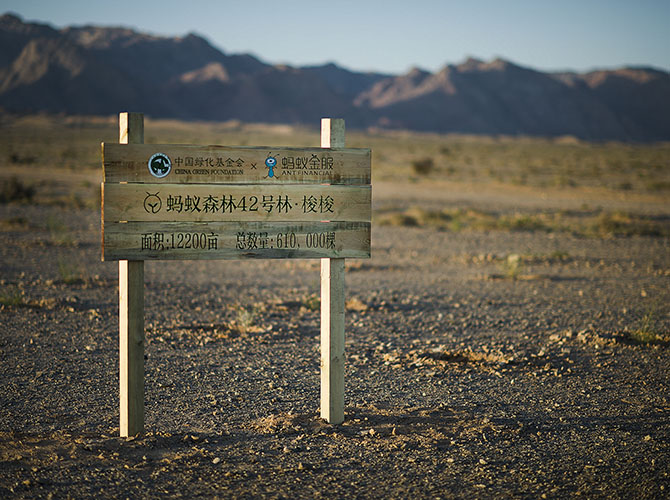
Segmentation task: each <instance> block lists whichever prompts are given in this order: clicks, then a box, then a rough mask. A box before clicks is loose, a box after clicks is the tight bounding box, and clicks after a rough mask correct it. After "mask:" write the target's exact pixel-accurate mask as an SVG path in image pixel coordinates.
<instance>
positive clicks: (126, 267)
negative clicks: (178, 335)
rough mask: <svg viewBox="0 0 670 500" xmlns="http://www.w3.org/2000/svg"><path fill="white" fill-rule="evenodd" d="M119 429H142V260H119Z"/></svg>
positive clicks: (122, 431) (123, 433) (127, 433)
mask: <svg viewBox="0 0 670 500" xmlns="http://www.w3.org/2000/svg"><path fill="white" fill-rule="evenodd" d="M119 431H120V434H121V436H122V437H127V436H133V435H135V434H138V433H141V432H143V431H144V261H128V260H121V261H119Z"/></svg>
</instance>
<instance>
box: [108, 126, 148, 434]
mask: <svg viewBox="0 0 670 500" xmlns="http://www.w3.org/2000/svg"><path fill="white" fill-rule="evenodd" d="M119 142H121V143H141V142H144V115H142V114H141V113H121V114H120V115H119ZM103 217H104V212H103ZM103 234H104V225H103ZM103 238H104V236H103ZM103 246H104V240H103ZM143 431H144V261H143V260H139V259H138V260H136V261H128V260H121V261H120V262H119V433H120V435H121V437H127V436H132V435H135V434H138V433H141V432H143Z"/></svg>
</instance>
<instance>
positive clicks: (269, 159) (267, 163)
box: [265, 156, 277, 168]
mask: <svg viewBox="0 0 670 500" xmlns="http://www.w3.org/2000/svg"><path fill="white" fill-rule="evenodd" d="M275 165H277V159H276V158H275V157H274V156H268V157H267V158H266V159H265V166H266V167H270V168H274V166H275Z"/></svg>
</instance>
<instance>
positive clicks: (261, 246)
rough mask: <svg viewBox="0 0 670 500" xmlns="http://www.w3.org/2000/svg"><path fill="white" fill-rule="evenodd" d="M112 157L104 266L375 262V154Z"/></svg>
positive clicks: (154, 148)
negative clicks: (351, 259) (216, 261)
mask: <svg viewBox="0 0 670 500" xmlns="http://www.w3.org/2000/svg"><path fill="white" fill-rule="evenodd" d="M102 151H103V169H104V182H103V184H102V200H103V206H102V228H103V229H102V234H103V260H122V259H128V260H153V259H188V260H193V259H241V258H242V259H243V258H267V259H277V258H279V259H281V258H345V257H355V258H366V257H369V256H370V220H371V186H370V150H369V149H330V148H282V147H275V148H272V147H262V148H257V147H254V148H229V147H223V146H207V147H201V146H183V145H182V146H180V145H177V146H175V145H150V144H104V143H103V145H102Z"/></svg>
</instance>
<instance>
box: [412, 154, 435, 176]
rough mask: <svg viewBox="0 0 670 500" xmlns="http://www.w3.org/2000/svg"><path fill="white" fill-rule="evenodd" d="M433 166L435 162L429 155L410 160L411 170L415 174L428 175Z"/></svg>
mask: <svg viewBox="0 0 670 500" xmlns="http://www.w3.org/2000/svg"><path fill="white" fill-rule="evenodd" d="M434 168H435V162H434V161H433V159H432V158H431V157H429V156H428V157H424V158H418V159H416V160H412V170H413V172H414V173H415V174H417V175H428V174H430V173H431V172H432V171H433V169H434Z"/></svg>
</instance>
